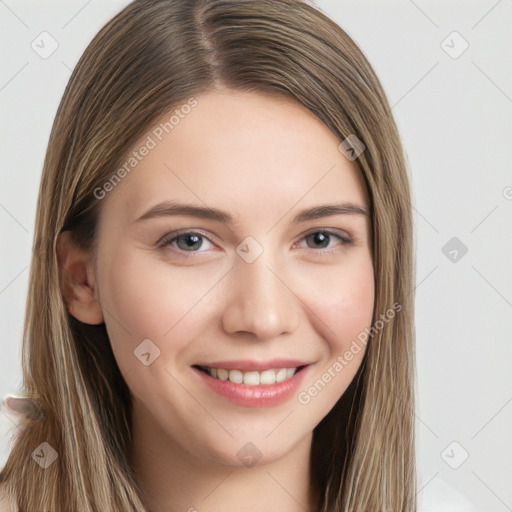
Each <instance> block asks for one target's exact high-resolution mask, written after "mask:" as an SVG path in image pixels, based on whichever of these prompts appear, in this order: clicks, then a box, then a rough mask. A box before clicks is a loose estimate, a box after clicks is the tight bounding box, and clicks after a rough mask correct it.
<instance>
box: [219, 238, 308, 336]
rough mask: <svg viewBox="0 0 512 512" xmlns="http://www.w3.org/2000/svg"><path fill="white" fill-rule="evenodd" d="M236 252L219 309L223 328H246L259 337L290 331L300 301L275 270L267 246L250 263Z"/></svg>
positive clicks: (296, 321)
mask: <svg viewBox="0 0 512 512" xmlns="http://www.w3.org/2000/svg"><path fill="white" fill-rule="evenodd" d="M241 246H242V244H241ZM240 254H242V256H237V257H238V258H239V259H238V260H237V261H236V263H235V268H234V269H233V271H232V273H231V274H232V275H231V280H230V282H229V284H228V288H229V289H228V292H227V293H228V299H227V302H226V307H225V310H224V313H223V324H224V328H225V329H226V331H228V332H230V333H232V334H233V333H235V332H240V331H245V332H250V333H253V334H254V335H256V336H257V338H259V339H265V338H273V337H277V336H279V335H281V334H283V333H290V332H293V331H294V330H295V329H296V328H297V326H298V323H299V320H300V301H299V300H298V299H297V297H296V296H295V295H294V294H293V292H292V291H291V290H290V289H289V288H288V286H289V285H288V286H287V285H286V284H285V283H286V276H284V275H280V274H283V272H282V271H279V270H277V269H279V268H281V267H280V266H279V265H278V263H277V259H276V258H275V257H274V255H273V254H272V253H271V251H270V249H265V250H263V251H262V252H261V254H260V255H259V256H258V257H257V258H256V259H254V260H253V261H252V262H250V263H249V262H248V261H250V259H247V260H246V259H244V256H243V253H240Z"/></svg>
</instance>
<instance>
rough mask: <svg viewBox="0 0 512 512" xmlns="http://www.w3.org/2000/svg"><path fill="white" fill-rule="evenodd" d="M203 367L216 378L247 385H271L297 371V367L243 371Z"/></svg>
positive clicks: (291, 375)
mask: <svg viewBox="0 0 512 512" xmlns="http://www.w3.org/2000/svg"><path fill="white" fill-rule="evenodd" d="M203 368H204V369H205V370H206V371H207V373H208V375H210V377H213V378H214V379H219V380H229V381H230V382H234V383H235V384H242V383H243V384H245V385H247V386H258V385H270V384H275V383H276V382H283V381H284V380H287V379H290V378H291V377H293V376H294V375H295V372H296V371H297V368H276V369H273V370H264V371H262V372H256V371H250V372H242V371H240V370H226V369H224V368H208V367H207V366H204V367H203Z"/></svg>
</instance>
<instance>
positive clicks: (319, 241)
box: [304, 229, 352, 253]
mask: <svg viewBox="0 0 512 512" xmlns="http://www.w3.org/2000/svg"><path fill="white" fill-rule="evenodd" d="M333 238H334V239H338V240H339V241H341V243H340V244H338V245H339V246H341V247H343V246H345V245H348V244H350V243H352V240H351V239H350V238H349V237H348V236H347V235H346V234H345V235H342V234H341V233H338V232H335V231H331V230H329V229H321V230H316V231H312V232H310V233H307V234H306V235H305V236H304V240H306V243H307V246H308V248H310V249H327V248H328V247H329V245H330V242H332V240H333ZM308 242H311V245H310V244H309V243H308ZM319 246H320V247H319ZM336 250H337V249H336V248H333V249H329V250H327V251H322V252H326V253H332V252H336ZM319 252H320V251H319Z"/></svg>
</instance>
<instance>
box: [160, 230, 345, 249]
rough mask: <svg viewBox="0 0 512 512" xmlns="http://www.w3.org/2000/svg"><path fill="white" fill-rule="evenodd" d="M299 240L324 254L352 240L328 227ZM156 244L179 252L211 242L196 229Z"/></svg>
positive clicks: (209, 244) (207, 246) (167, 237)
mask: <svg viewBox="0 0 512 512" xmlns="http://www.w3.org/2000/svg"><path fill="white" fill-rule="evenodd" d="M333 239H337V240H339V241H340V242H341V243H338V248H337V247H336V246H335V247H334V248H329V245H331V242H332V241H333ZM301 240H305V241H306V243H307V248H309V249H319V250H318V251H315V252H320V253H326V254H330V253H333V252H337V251H339V250H340V249H339V247H343V246H346V245H349V244H351V243H352V240H351V239H350V238H349V237H348V235H346V234H345V235H342V234H341V233H338V232H335V231H332V230H329V229H320V230H319V229H317V230H316V231H312V232H309V233H307V234H306V235H304V236H303V237H302V239H301ZM205 241H206V247H205ZM156 245H157V246H158V247H166V246H171V247H173V248H174V249H177V250H178V251H180V252H189V253H198V252H199V253H200V252H205V251H206V250H208V249H210V248H211V247H213V244H212V242H211V241H210V240H209V239H208V237H207V236H206V235H204V234H203V233H200V232H197V231H177V232H173V233H169V234H168V235H166V236H164V237H163V238H162V239H161V240H160V241H158V242H157V244H156ZM328 248H329V249H328ZM199 249H204V250H199ZM325 249H328V250H325Z"/></svg>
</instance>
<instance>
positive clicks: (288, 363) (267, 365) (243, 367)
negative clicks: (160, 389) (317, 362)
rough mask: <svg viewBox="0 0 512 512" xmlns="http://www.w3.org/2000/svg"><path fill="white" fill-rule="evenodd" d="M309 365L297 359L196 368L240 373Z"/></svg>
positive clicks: (244, 361)
mask: <svg viewBox="0 0 512 512" xmlns="http://www.w3.org/2000/svg"><path fill="white" fill-rule="evenodd" d="M308 364H309V363H306V362H304V361H299V360H298V359H284V358H278V359H269V360H267V361H249V360H248V359H240V360H238V361H216V362H214V363H198V364H197V365H196V366H208V368H224V369H226V370H240V371H242V372H251V371H258V372H262V371H264V370H273V369H275V368H298V367H299V366H307V365H308Z"/></svg>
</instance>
